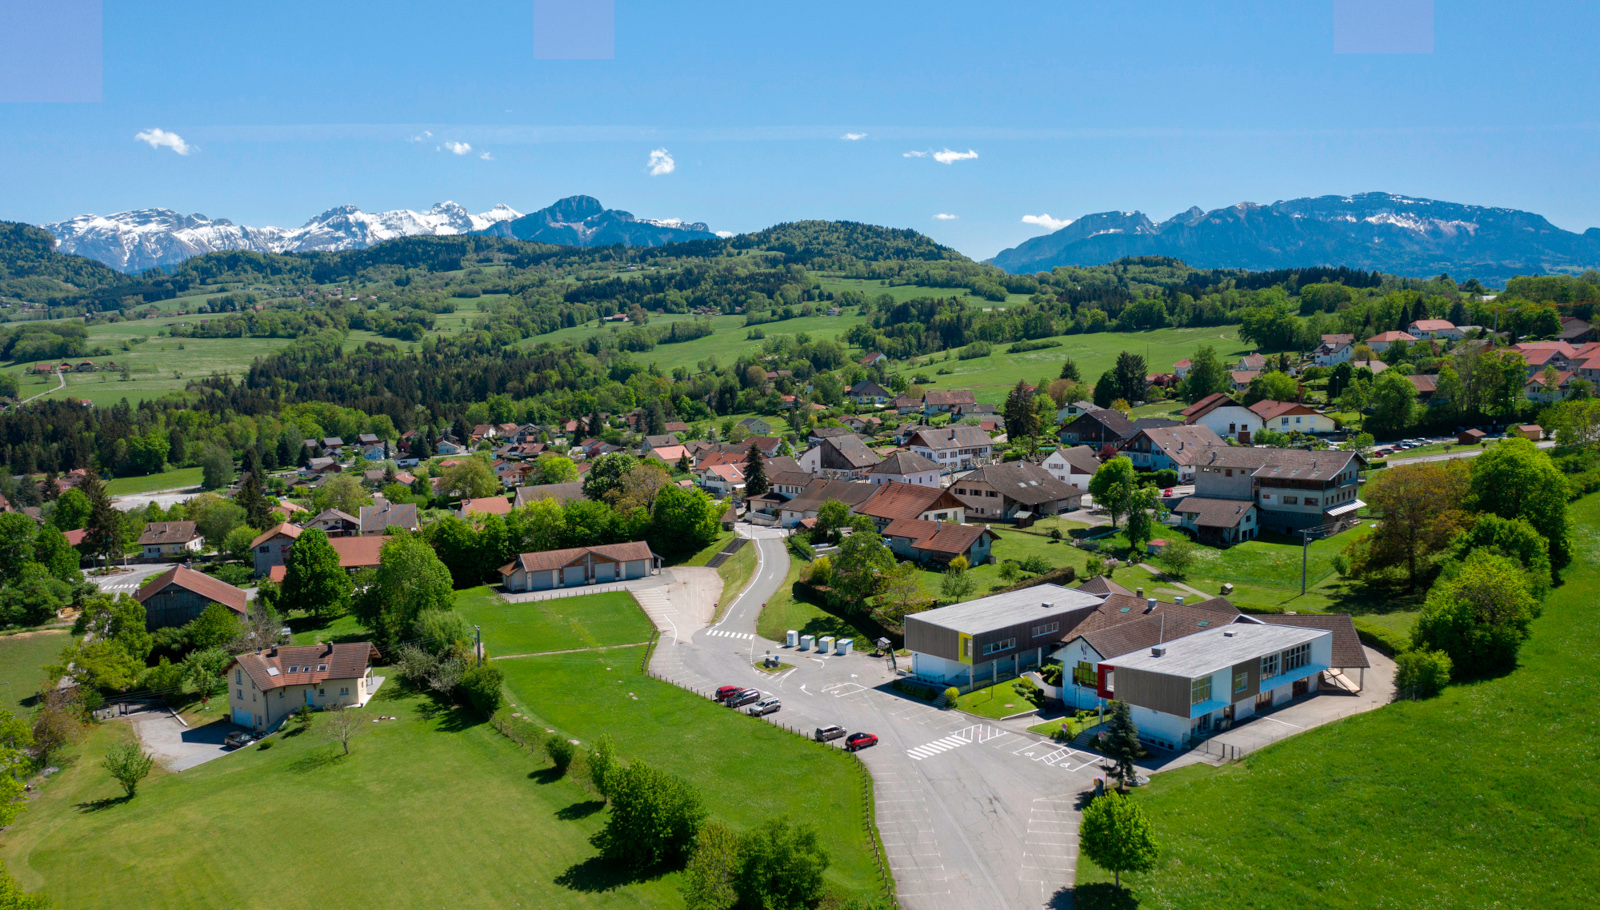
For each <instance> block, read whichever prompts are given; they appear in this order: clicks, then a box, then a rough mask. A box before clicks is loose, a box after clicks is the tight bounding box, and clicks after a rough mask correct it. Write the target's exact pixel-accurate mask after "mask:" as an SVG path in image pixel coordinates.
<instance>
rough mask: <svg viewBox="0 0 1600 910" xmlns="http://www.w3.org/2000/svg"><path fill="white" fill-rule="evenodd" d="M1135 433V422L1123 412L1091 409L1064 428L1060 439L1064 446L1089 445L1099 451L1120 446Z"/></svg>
mask: <svg viewBox="0 0 1600 910" xmlns="http://www.w3.org/2000/svg"><path fill="white" fill-rule="evenodd" d="M1134 432H1135V430H1134V427H1133V421H1131V420H1129V419H1128V418H1127V416H1126V415H1125V414H1123V413H1122V412H1121V411H1117V410H1113V409H1111V408H1090V409H1089V410H1087V411H1084V412H1083V413H1082V414H1080V415H1078V416H1077V417H1076V418H1074V419H1073V420H1072V421H1071V422H1070V423H1068V424H1067V425H1066V426H1063V427H1062V428H1061V433H1060V436H1059V439H1060V440H1061V444H1062V445H1068V446H1075V445H1087V446H1093V447H1094V448H1096V449H1098V448H1100V447H1101V446H1103V445H1112V446H1114V445H1118V444H1120V443H1121V442H1122V441H1123V440H1124V439H1127V438H1129V437H1131V436H1132V435H1133V434H1134Z"/></svg>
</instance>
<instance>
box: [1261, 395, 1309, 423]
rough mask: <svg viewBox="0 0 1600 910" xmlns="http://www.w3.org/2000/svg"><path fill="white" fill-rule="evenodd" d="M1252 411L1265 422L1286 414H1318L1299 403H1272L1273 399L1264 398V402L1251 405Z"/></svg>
mask: <svg viewBox="0 0 1600 910" xmlns="http://www.w3.org/2000/svg"><path fill="white" fill-rule="evenodd" d="M1250 410H1251V411H1253V412H1255V413H1256V414H1257V415H1259V416H1260V417H1261V418H1263V419H1265V420H1271V419H1272V418H1274V417H1282V416H1283V415H1285V414H1295V413H1301V414H1315V413H1316V411H1313V410H1311V409H1310V408H1308V407H1306V406H1305V405H1303V404H1301V403H1300V402H1298V401H1272V400H1271V399H1266V398H1263V399H1262V400H1260V401H1258V402H1256V403H1255V404H1253V405H1251V406H1250Z"/></svg>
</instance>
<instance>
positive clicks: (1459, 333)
mask: <svg viewBox="0 0 1600 910" xmlns="http://www.w3.org/2000/svg"><path fill="white" fill-rule="evenodd" d="M1406 332H1407V333H1408V334H1410V335H1412V336H1414V337H1416V338H1443V339H1446V340H1449V341H1460V340H1461V338H1462V337H1463V336H1464V335H1465V334H1466V332H1465V331H1464V330H1463V329H1462V328H1460V327H1459V326H1457V325H1456V324H1455V323H1453V322H1451V321H1450V320H1448V319H1418V320H1417V321H1416V322H1413V323H1411V324H1410V325H1408V326H1406ZM1373 350H1377V348H1373Z"/></svg>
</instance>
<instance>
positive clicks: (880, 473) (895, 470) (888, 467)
mask: <svg viewBox="0 0 1600 910" xmlns="http://www.w3.org/2000/svg"><path fill="white" fill-rule="evenodd" d="M867 482H868V483H912V484H917V485H918V486H924V487H937V486H939V466H938V465H937V464H935V463H934V462H932V461H931V460H929V459H928V458H926V457H924V456H922V455H918V454H917V453H916V452H896V453H894V454H893V455H890V456H889V457H887V458H885V459H883V460H882V461H880V462H878V463H877V464H875V465H873V466H872V468H871V469H869V470H868V471H867Z"/></svg>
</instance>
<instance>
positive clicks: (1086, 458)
mask: <svg viewBox="0 0 1600 910" xmlns="http://www.w3.org/2000/svg"><path fill="white" fill-rule="evenodd" d="M1055 454H1057V455H1060V456H1061V457H1062V458H1063V459H1065V460H1066V462H1067V464H1070V465H1072V466H1073V467H1075V468H1077V469H1078V470H1080V471H1083V472H1085V473H1088V474H1093V473H1094V472H1096V471H1098V470H1100V459H1099V458H1098V457H1096V456H1095V454H1094V449H1092V448H1090V447H1089V446H1069V447H1068V448H1065V449H1057V450H1056V452H1055Z"/></svg>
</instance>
